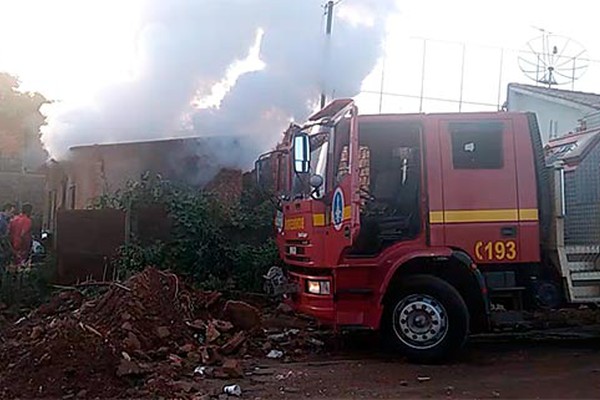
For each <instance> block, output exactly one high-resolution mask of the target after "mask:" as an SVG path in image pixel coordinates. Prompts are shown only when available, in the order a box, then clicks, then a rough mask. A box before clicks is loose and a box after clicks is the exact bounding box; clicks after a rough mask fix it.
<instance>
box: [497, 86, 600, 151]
mask: <svg viewBox="0 0 600 400" xmlns="http://www.w3.org/2000/svg"><path fill="white" fill-rule="evenodd" d="M506 109H507V110H508V111H532V112H535V113H536V114H537V117H538V122H539V125H540V131H541V133H542V139H543V141H544V144H546V143H548V140H549V139H550V138H553V137H557V136H562V135H563V134H566V133H568V132H570V131H574V130H575V129H576V128H577V127H578V126H579V125H580V122H579V121H580V120H582V119H584V117H586V116H591V115H593V114H596V115H598V112H600V95H599V94H595V93H585V92H575V91H571V90H562V89H554V88H547V87H542V86H532V85H524V84H520V83H511V84H509V85H508V95H507V101H506Z"/></svg>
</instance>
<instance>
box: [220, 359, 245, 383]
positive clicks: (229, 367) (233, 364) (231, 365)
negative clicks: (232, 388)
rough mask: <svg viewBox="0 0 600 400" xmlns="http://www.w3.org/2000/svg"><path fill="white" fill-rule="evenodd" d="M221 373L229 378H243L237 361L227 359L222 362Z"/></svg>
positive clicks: (240, 365) (240, 366) (242, 371)
mask: <svg viewBox="0 0 600 400" xmlns="http://www.w3.org/2000/svg"><path fill="white" fill-rule="evenodd" d="M223 372H224V373H225V374H226V375H227V376H228V377H229V378H241V377H243V376H244V370H243V369H242V364H241V363H240V361H239V360H235V359H232V358H228V359H227V360H225V362H223Z"/></svg>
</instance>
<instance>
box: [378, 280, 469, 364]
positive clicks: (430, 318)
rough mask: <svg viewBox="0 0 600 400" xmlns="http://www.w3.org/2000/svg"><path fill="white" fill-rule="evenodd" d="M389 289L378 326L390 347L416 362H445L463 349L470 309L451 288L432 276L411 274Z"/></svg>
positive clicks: (467, 331)
mask: <svg viewBox="0 0 600 400" xmlns="http://www.w3.org/2000/svg"><path fill="white" fill-rule="evenodd" d="M390 289H391V290H393V292H392V293H391V296H390V297H389V299H388V301H387V302H386V304H385V306H384V312H383V317H382V323H381V327H382V334H383V338H384V341H385V343H386V344H387V345H388V346H389V347H391V348H392V349H393V350H395V351H399V352H401V353H403V354H404V355H406V356H407V357H408V359H409V360H410V361H412V362H418V363H434V362H440V361H446V360H449V359H451V358H452V357H454V356H455V355H456V354H457V353H458V352H459V351H460V350H461V349H462V347H463V346H464V344H465V342H466V340H467V336H468V334H469V310H468V309H467V305H466V304H465V301H464V300H463V298H462V296H461V295H460V293H458V291H457V290H456V289H455V288H454V287H453V286H452V285H450V284H449V283H448V282H446V281H444V280H442V279H440V278H437V277H435V276H431V275H413V276H409V277H407V278H406V279H403V281H402V283H401V284H400V285H399V286H397V287H395V288H390ZM423 329H425V330H426V331H425V332H423ZM428 338H429V339H428Z"/></svg>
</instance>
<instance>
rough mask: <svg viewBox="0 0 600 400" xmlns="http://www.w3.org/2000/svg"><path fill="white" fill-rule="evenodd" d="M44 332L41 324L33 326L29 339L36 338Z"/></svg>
mask: <svg viewBox="0 0 600 400" xmlns="http://www.w3.org/2000/svg"><path fill="white" fill-rule="evenodd" d="M43 333H44V329H43V328H42V327H41V326H34V327H33V330H32V331H31V335H30V336H29V337H30V338H31V340H36V339H38V338H39V337H40V336H42V334H43Z"/></svg>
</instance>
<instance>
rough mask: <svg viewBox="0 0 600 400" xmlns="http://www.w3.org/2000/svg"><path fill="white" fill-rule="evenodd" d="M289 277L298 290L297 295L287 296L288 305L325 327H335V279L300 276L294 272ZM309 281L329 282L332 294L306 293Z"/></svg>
mask: <svg viewBox="0 0 600 400" xmlns="http://www.w3.org/2000/svg"><path fill="white" fill-rule="evenodd" d="M288 277H289V279H290V282H293V283H294V285H296V287H297V288H298V290H297V291H296V292H295V293H291V294H289V295H288V296H287V298H288V304H290V305H291V306H292V307H293V308H294V309H295V310H296V311H297V312H299V313H302V314H306V315H310V316H312V317H315V318H317V319H318V320H319V321H320V322H321V323H323V324H325V325H335V324H336V317H335V303H334V294H333V293H335V287H334V282H333V277H331V276H321V275H317V276H313V275H300V274H297V273H293V272H288ZM308 280H321V281H329V285H330V287H331V294H328V295H317V294H311V293H308V292H307V291H306V287H307V283H306V282H307V281H308Z"/></svg>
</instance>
